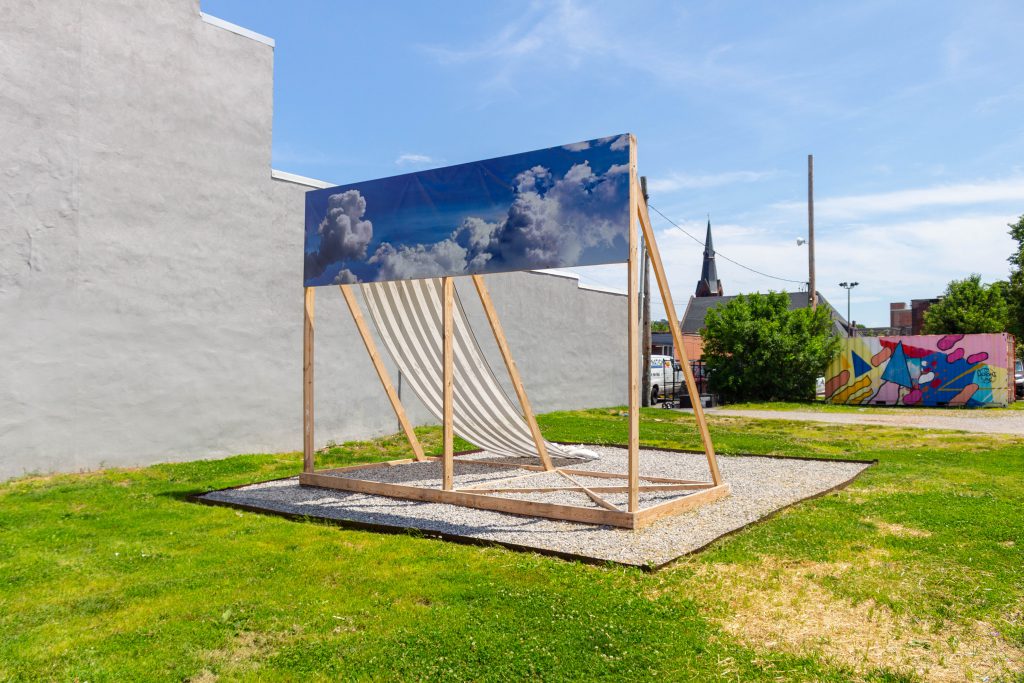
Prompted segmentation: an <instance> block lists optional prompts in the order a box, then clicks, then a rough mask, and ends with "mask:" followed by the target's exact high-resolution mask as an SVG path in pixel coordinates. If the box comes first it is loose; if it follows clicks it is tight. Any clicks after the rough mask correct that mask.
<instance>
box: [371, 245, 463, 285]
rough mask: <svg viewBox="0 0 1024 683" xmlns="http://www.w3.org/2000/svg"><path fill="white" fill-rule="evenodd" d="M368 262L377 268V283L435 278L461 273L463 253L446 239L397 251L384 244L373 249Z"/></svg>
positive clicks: (404, 247) (457, 246)
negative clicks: (378, 278) (380, 281)
mask: <svg viewBox="0 0 1024 683" xmlns="http://www.w3.org/2000/svg"><path fill="white" fill-rule="evenodd" d="M370 263H373V264H376V265H378V266H379V267H380V271H379V272H380V279H381V280H405V279H408V278H416V277H437V276H438V275H439V274H443V273H459V272H464V271H465V270H466V250H465V249H463V248H462V247H460V246H459V245H458V244H456V243H455V242H454V241H453V240H450V239H447V240H443V241H441V242H437V243H435V244H417V245H414V246H406V245H404V244H403V245H400V246H399V247H398V249H395V248H394V247H393V246H391V245H390V244H388V243H384V244H382V245H380V246H379V247H377V251H376V252H375V253H374V254H373V256H371V257H370Z"/></svg>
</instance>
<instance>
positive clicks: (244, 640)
mask: <svg viewBox="0 0 1024 683" xmlns="http://www.w3.org/2000/svg"><path fill="white" fill-rule="evenodd" d="M277 640H278V639H276V638H274V637H273V636H271V635H267V634H264V633H252V632H249V631H245V632H242V633H239V634H237V635H236V636H235V637H234V638H233V639H232V640H231V642H230V643H228V644H227V645H226V646H225V647H223V648H219V649H216V650H207V651H206V652H204V653H203V661H204V662H205V664H206V668H204V669H203V671H202V672H200V673H199V674H198V675H197V676H196V677H195V678H192V679H190V680H192V681H195V682H201V683H210V682H211V681H216V680H218V679H219V678H220V675H226V674H232V675H233V674H238V673H242V672H247V671H248V672H251V671H253V670H254V669H256V668H258V667H259V662H260V660H263V659H265V658H267V657H268V656H270V655H272V654H274V652H275V651H276V645H277ZM211 669H215V670H217V671H219V672H220V675H218V674H215V673H213V671H211Z"/></svg>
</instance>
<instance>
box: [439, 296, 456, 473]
mask: <svg viewBox="0 0 1024 683" xmlns="http://www.w3.org/2000/svg"><path fill="white" fill-rule="evenodd" d="M454 290H455V282H454V280H453V279H452V278H450V277H446V278H442V279H441V309H442V320H441V329H442V337H443V340H442V347H441V356H442V365H443V366H444V369H443V373H442V383H443V399H442V421H443V423H444V424H443V425H442V428H441V429H442V438H443V440H444V463H443V468H444V469H443V475H442V481H441V488H443V489H444V490H445V491H451V490H452V489H453V488H455V430H454V428H453V425H452V420H453V410H452V401H453V389H454V380H455V377H454V375H455V364H454V355H455V354H454V352H453V349H452V327H453V323H452V309H453V307H454V306H455V291H454Z"/></svg>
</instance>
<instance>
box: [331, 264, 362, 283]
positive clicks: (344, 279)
mask: <svg viewBox="0 0 1024 683" xmlns="http://www.w3.org/2000/svg"><path fill="white" fill-rule="evenodd" d="M357 282H359V278H358V277H356V274H355V273H353V272H352V271H351V270H349V269H348V268H342V269H341V270H340V271H338V274H337V275H335V276H334V284H336V285H354V284H355V283H357Z"/></svg>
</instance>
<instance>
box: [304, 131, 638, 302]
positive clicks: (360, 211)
mask: <svg viewBox="0 0 1024 683" xmlns="http://www.w3.org/2000/svg"><path fill="white" fill-rule="evenodd" d="M629 144H630V143H629V136H628V135H613V136H610V137H606V138H599V139H596V140H588V141H586V142H577V143H573V144H569V145H563V146H561V147H552V148H549V149H542V150H538V151H535V152H524V153H522V154H513V155H511V156H506V157H498V158H496V159H488V160H486V161H475V162H471V163H468V164H459V165H457V166H448V167H445V168H438V169H433V170H429V171H421V172H418V173H408V174H405V175H399V176H394V177H391V178H383V179H380V180H369V181H365V182H361V183H353V184H351V185H342V186H339V187H330V188H326V189H323V190H313V191H311V192H308V193H306V240H305V277H304V281H305V286H307V287H314V286H319V285H331V284H350V283H355V282H382V281H387V280H409V279H415V278H428V277H443V276H448V275H473V274H483V273H500V272H508V271H516V270H533V269H538V268H567V267H571V266H589V265H598V264H604V263H621V262H624V261H626V260H627V258H628V251H629V244H628V243H629Z"/></svg>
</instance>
